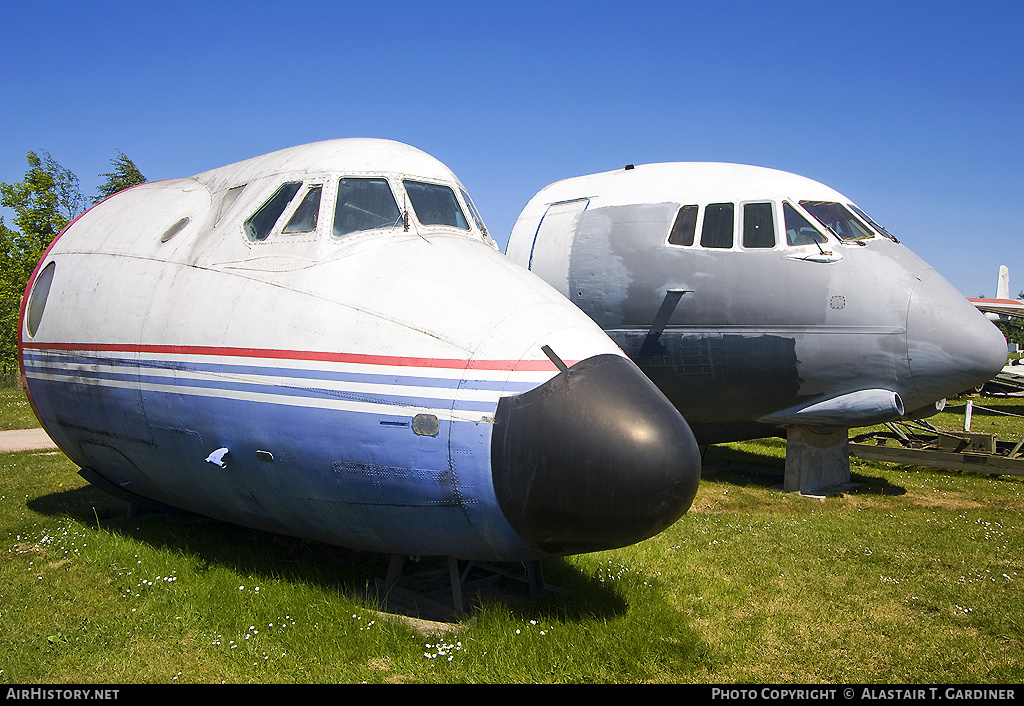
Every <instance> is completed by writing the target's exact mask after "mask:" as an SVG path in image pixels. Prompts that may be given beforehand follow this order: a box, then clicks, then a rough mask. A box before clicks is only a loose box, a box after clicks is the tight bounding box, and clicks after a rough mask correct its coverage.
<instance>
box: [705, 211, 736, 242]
mask: <svg viewBox="0 0 1024 706" xmlns="http://www.w3.org/2000/svg"><path fill="white" fill-rule="evenodd" d="M733 211H734V207H733V205H732V204H731V203H709V204H708V205H707V206H705V207H704V226H703V227H702V228H701V231H700V244H701V245H702V246H704V247H705V248H731V247H732V229H733Z"/></svg>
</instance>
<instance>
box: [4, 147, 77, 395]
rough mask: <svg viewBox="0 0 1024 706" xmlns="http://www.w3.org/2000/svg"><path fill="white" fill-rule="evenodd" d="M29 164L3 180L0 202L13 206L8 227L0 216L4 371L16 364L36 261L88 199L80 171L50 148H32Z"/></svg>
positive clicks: (14, 367)
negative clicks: (20, 174)
mask: <svg viewBox="0 0 1024 706" xmlns="http://www.w3.org/2000/svg"><path fill="white" fill-rule="evenodd" d="M26 159H27V160H28V164H29V169H28V171H27V172H25V178H24V179H23V180H22V181H20V182H18V183H16V184H0V205H3V206H4V207H6V208H10V209H12V210H13V211H14V219H13V225H14V226H16V227H17V229H18V230H12V229H11V228H8V227H7V225H6V224H5V223H4V222H3V219H2V218H0V371H2V373H3V374H4V375H11V374H13V373H14V371H15V370H17V368H18V354H17V340H18V317H19V315H20V313H21V297H22V294H23V293H24V291H25V285H26V284H28V278H29V277H30V276H31V275H32V270H33V269H35V266H36V263H38V262H39V258H40V257H42V255H43V252H44V251H45V250H46V247H47V246H48V245H49V244H50V242H51V241H52V240H53V239H54V238H55V237H56V236H57V234H58V233H60V232H61V231H62V230H63V229H64V227H65V226H66V225H67V224H68V223H69V222H70V221H71V219H73V218H74V217H75V216H77V215H78V214H79V213H81V211H82V209H83V207H84V206H85V199H84V198H83V197H82V193H81V191H80V190H79V186H78V177H76V176H75V175H74V174H72V173H71V171H70V170H68V169H65V168H64V167H62V166H60V165H59V164H57V162H55V161H54V159H53V157H51V156H50V154H49V153H48V152H43V153H42V157H40V156H39V155H37V154H36V153H35V152H29V153H28V155H27V157H26Z"/></svg>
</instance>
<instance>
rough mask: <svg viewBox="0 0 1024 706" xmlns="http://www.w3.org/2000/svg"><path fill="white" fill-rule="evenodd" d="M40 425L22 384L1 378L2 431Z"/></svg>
mask: <svg viewBox="0 0 1024 706" xmlns="http://www.w3.org/2000/svg"><path fill="white" fill-rule="evenodd" d="M37 426H39V421H38V420H37V419H36V415H35V413H33V412H32V407H31V405H29V403H28V400H27V399H26V397H25V393H24V392H22V389H21V385H19V384H17V383H15V382H11V381H9V380H0V431H9V430H11V429H32V428H33V427H37Z"/></svg>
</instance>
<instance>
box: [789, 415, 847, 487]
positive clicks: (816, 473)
mask: <svg viewBox="0 0 1024 706" xmlns="http://www.w3.org/2000/svg"><path fill="white" fill-rule="evenodd" d="M849 482H850V430H849V429H846V428H838V429H837V428H827V429H823V428H820V427H815V428H811V427H791V428H790V429H789V431H788V432H787V434H786V478H785V481H783V490H785V491H786V492H787V493H795V492H799V493H804V494H806V495H818V494H820V493H822V492H823V491H826V490H828V489H830V488H835V487H836V486H840V485H843V484H845V483H849Z"/></svg>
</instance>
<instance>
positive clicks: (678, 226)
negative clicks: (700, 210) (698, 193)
mask: <svg viewBox="0 0 1024 706" xmlns="http://www.w3.org/2000/svg"><path fill="white" fill-rule="evenodd" d="M696 231H697V207H696V206H683V207H682V208H680V209H679V212H678V213H676V222H675V223H673V224H672V231H671V232H670V233H669V234H668V242H669V243H670V244H672V245H693V235H694V233H696Z"/></svg>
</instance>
